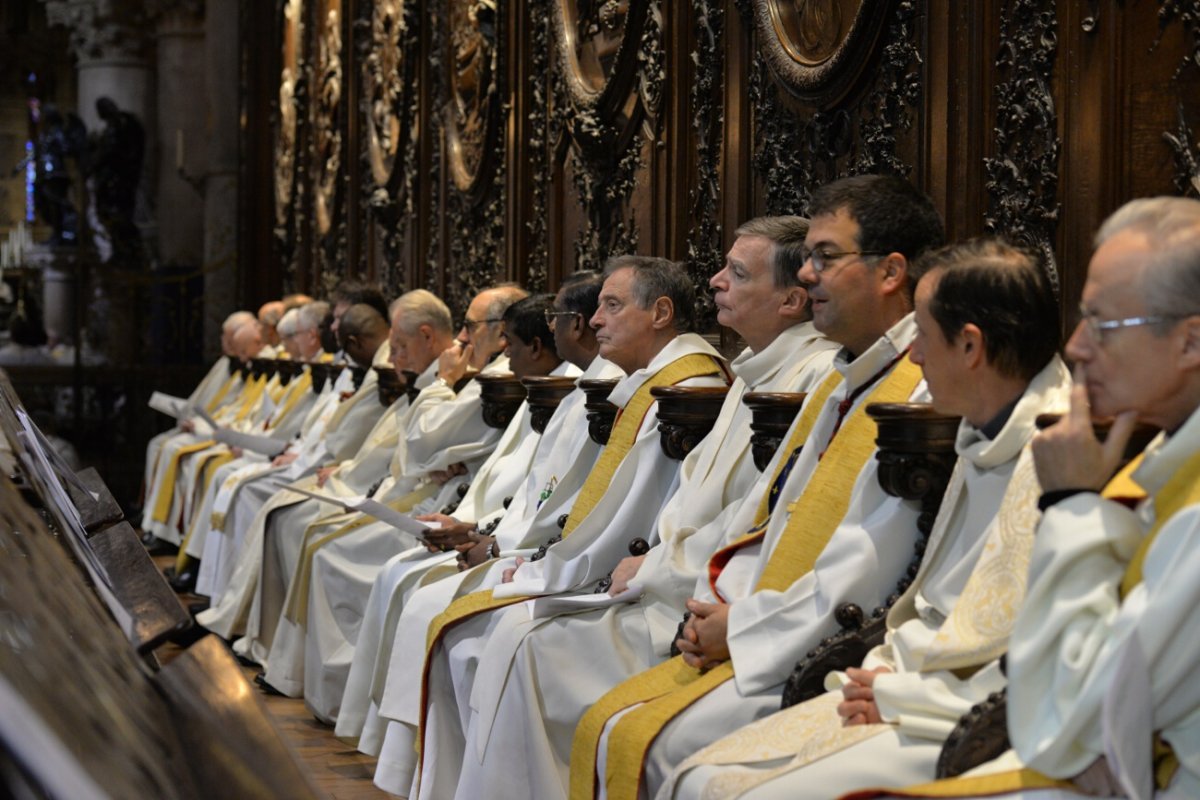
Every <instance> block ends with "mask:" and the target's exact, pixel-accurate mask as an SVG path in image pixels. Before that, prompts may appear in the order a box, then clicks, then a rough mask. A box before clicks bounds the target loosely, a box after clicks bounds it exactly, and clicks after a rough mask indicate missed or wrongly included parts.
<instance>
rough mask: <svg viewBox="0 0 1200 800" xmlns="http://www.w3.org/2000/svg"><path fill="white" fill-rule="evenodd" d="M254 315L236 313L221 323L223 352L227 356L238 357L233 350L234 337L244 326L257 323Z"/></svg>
mask: <svg viewBox="0 0 1200 800" xmlns="http://www.w3.org/2000/svg"><path fill="white" fill-rule="evenodd" d="M255 321H256V320H255V318H254V315H253V314H251V313H250V312H249V311H235V312H233V313H232V314H230V315H229V316H228V317H226V318H225V321H224V322H223V323H221V352H222V353H224V354H225V355H227V356H232V355H236V352H235V351H234V349H233V335H234V334H235V333H237V331H238V328H240V327H242V326H243V325H246V324H249V323H251V322H255Z"/></svg>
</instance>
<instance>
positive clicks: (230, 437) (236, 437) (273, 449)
mask: <svg viewBox="0 0 1200 800" xmlns="http://www.w3.org/2000/svg"><path fill="white" fill-rule="evenodd" d="M213 438H214V439H216V440H217V441H218V442H221V443H222V444H227V445H229V446H230V447H240V448H242V449H243V450H249V451H250V452H252V453H262V454H263V455H264V456H268V457H270V458H274V457H275V456H277V455H279V454H280V453H282V452H283V451H284V450H286V449H287V446H288V443H287V442H284V441H280V440H279V439H272V438H271V437H270V436H258V435H256V434H253V433H242V432H241V431H231V430H229V429H228V428H217V429H216V430H214V431H213Z"/></svg>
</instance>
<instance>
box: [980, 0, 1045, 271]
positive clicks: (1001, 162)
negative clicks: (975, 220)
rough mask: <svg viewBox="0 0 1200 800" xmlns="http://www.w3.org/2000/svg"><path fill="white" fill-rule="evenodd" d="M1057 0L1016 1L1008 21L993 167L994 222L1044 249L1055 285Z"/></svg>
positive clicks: (1003, 28)
mask: <svg viewBox="0 0 1200 800" xmlns="http://www.w3.org/2000/svg"><path fill="white" fill-rule="evenodd" d="M1056 14H1057V11H1056V2H1055V0H1011V2H1009V3H1006V4H1005V7H1004V11H1003V14H1002V16H1001V20H1000V50H999V53H997V55H996V61H995V66H996V71H997V74H998V75H999V76H1001V78H1002V80H1001V82H1000V83H999V84H997V85H996V87H995V92H996V128H995V130H994V132H993V134H994V136H993V146H992V153H993V155H992V157H990V158H987V159H985V160H984V165H985V169H986V170H987V176H988V180H987V191H988V196H989V210H988V214H987V219H986V225H987V229H988V230H989V231H991V232H992V233H998V234H1002V235H1004V236H1006V237H1007V238H1009V239H1010V240H1012V241H1014V242H1016V243H1018V244H1021V245H1024V246H1025V247H1028V248H1030V249H1031V250H1034V251H1035V252H1037V253H1039V254H1040V255H1041V258H1042V262H1043V266H1044V268H1045V270H1046V274H1047V275H1048V276H1049V278H1050V281H1051V283H1052V285H1053V286H1054V289H1055V292H1057V291H1058V289H1059V285H1060V280H1059V274H1058V263H1057V261H1056V259H1055V256H1054V242H1055V236H1056V233H1057V229H1058V211H1059V203H1058V157H1059V150H1060V149H1061V147H1062V141H1061V140H1060V139H1059V137H1058V113H1057V111H1056V109H1055V105H1054V95H1053V92H1052V87H1051V81H1052V78H1053V72H1054V60H1055V57H1056V55H1057V52H1058V21H1057V17H1056Z"/></svg>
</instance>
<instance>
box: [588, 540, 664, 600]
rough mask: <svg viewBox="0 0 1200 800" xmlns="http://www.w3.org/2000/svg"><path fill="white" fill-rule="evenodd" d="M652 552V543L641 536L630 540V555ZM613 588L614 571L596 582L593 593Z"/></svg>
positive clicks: (600, 592) (602, 592)
mask: <svg viewBox="0 0 1200 800" xmlns="http://www.w3.org/2000/svg"><path fill="white" fill-rule="evenodd" d="M649 552H650V543H649V542H647V541H646V540H645V539H643V538H642V537H640V536H637V537H635V538H633V539H630V540H629V555H631V556H633V557H635V558H636V557H638V556H644V555H646V553H649ZM611 588H612V572H611V571H610V572H609V573H608V574H607V575H605V576H604V577H603V578H601V579H600V580H599V582H598V583H597V584H596V589H595V591H594V592H592V594H604V593H605V592H607V591H608V590H609V589H611Z"/></svg>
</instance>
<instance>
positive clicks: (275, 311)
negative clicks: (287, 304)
mask: <svg viewBox="0 0 1200 800" xmlns="http://www.w3.org/2000/svg"><path fill="white" fill-rule="evenodd" d="M284 310H285V309H284V307H283V301H282V300H271V301H270V302H267V303H263V304H262V305H261V306H259V309H258V327H259V331H260V333H262V337H263V342H265V343H266V344H269V345H271V346H275V345H277V344H279V333H278V331H277V330H276V326H277V325H278V324H279V320H280V319H281V318H282V317H283V312H284Z"/></svg>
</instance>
